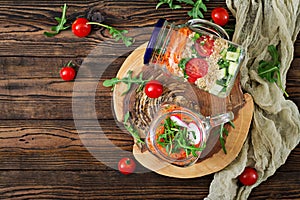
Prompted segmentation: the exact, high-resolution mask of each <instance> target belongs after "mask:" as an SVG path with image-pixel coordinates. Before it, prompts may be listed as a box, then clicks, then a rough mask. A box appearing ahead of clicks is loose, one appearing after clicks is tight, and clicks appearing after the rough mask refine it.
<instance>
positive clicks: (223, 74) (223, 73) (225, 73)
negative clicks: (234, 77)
mask: <svg viewBox="0 0 300 200" xmlns="http://www.w3.org/2000/svg"><path fill="white" fill-rule="evenodd" d="M220 74H222V76H221V77H219V78H220V79H222V78H224V77H226V76H227V69H226V68H222V69H220Z"/></svg>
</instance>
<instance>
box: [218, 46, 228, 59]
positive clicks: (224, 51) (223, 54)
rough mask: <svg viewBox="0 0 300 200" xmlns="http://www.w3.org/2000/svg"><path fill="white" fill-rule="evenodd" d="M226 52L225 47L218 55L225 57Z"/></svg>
mask: <svg viewBox="0 0 300 200" xmlns="http://www.w3.org/2000/svg"><path fill="white" fill-rule="evenodd" d="M226 54H227V49H226V48H224V49H223V50H222V51H221V52H220V55H221V56H222V57H223V58H225V57H226Z"/></svg>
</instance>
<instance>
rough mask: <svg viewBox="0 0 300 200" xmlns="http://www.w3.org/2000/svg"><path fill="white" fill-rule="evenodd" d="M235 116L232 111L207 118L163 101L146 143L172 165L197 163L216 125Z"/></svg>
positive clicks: (181, 165)
mask: <svg viewBox="0 0 300 200" xmlns="http://www.w3.org/2000/svg"><path fill="white" fill-rule="evenodd" d="M233 118H234V115H233V113H232V112H228V113H223V114H220V115H217V116H213V117H204V116H202V115H201V114H200V113H197V112H194V111H193V110H190V109H188V108H185V107H181V106H178V105H175V104H167V103H166V104H163V105H162V106H161V108H160V110H159V112H158V113H157V115H156V116H155V118H154V119H153V121H152V122H151V124H150V129H149V133H148V134H147V136H146V140H145V141H146V146H147V148H148V150H149V152H151V153H152V154H153V155H155V156H156V157H158V158H160V159H161V160H164V161H166V162H168V163H170V164H173V165H176V166H180V167H186V166H190V165H192V164H194V163H196V162H197V160H198V159H199V158H200V155H201V152H202V151H203V150H204V149H205V148H206V141H207V138H208V136H209V133H210V131H211V129H212V128H213V127H216V126H219V125H220V124H223V123H226V122H228V121H230V120H232V119H233Z"/></svg>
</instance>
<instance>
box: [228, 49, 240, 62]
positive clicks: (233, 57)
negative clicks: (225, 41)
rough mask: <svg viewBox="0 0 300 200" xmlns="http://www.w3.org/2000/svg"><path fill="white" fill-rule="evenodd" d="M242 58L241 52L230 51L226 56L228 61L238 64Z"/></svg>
mask: <svg viewBox="0 0 300 200" xmlns="http://www.w3.org/2000/svg"><path fill="white" fill-rule="evenodd" d="M239 57H240V53H239V52H231V51H228V52H227V54H226V60H230V61H233V62H236V61H237V60H238V59H239Z"/></svg>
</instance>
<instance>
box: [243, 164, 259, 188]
mask: <svg viewBox="0 0 300 200" xmlns="http://www.w3.org/2000/svg"><path fill="white" fill-rule="evenodd" d="M257 179H258V175H257V172H256V170H255V169H253V168H251V167H246V168H245V170H244V171H243V173H242V174H241V175H240V176H239V181H240V182H241V183H242V184H243V185H247V186H249V185H253V184H254V183H256V181H257Z"/></svg>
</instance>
